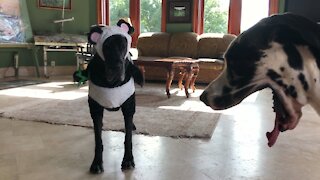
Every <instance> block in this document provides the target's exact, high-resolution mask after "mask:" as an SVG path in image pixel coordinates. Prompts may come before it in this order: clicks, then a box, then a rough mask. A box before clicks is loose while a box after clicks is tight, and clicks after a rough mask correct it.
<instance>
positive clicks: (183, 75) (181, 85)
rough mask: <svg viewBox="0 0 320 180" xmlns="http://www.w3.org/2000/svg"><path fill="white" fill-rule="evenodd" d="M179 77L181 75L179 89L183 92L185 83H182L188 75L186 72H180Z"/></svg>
mask: <svg viewBox="0 0 320 180" xmlns="http://www.w3.org/2000/svg"><path fill="white" fill-rule="evenodd" d="M179 75H180V76H179V81H178V87H179V89H181V90H182V89H183V83H182V81H183V79H184V77H185V75H186V73H185V72H184V71H180V73H179Z"/></svg>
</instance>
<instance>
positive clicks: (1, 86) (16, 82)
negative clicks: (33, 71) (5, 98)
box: [0, 79, 45, 90]
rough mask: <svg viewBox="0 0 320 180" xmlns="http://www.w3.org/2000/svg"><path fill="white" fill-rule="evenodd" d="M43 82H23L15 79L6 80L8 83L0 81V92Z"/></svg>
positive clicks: (23, 80)
mask: <svg viewBox="0 0 320 180" xmlns="http://www.w3.org/2000/svg"><path fill="white" fill-rule="evenodd" d="M44 82H45V81H39V80H25V79H15V80H8V81H0V90H2V89H9V88H15V87H21V86H29V85H34V84H40V83H44Z"/></svg>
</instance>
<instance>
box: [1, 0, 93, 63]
mask: <svg viewBox="0 0 320 180" xmlns="http://www.w3.org/2000/svg"><path fill="white" fill-rule="evenodd" d="M25 1H26V6H27V9H28V11H27V14H29V19H30V24H31V28H32V32H33V34H34V35H35V34H44V33H58V32H59V30H60V25H58V24H54V23H53V21H54V20H57V19H61V13H62V11H61V10H55V9H44V8H39V7H38V0H25ZM71 2H72V5H71V7H72V9H71V10H66V11H65V18H71V17H74V18H75V20H74V21H72V22H66V23H65V24H64V33H70V34H83V35H84V34H85V33H86V32H88V31H89V28H90V26H91V25H93V24H96V22H97V17H96V1H94V0H72V1H71ZM31 39H32V38H31ZM15 52H18V53H19V60H20V61H19V64H20V66H33V65H34V56H33V52H32V50H30V49H23V48H0V68H1V67H2V68H3V67H10V66H12V65H13V54H14V53H15ZM38 59H39V64H40V65H43V62H42V51H41V50H39V51H38ZM48 59H49V61H50V60H55V61H56V65H57V66H59V65H75V64H76V60H75V55H74V53H72V52H66V53H65V52H63V53H61V52H59V53H58V52H50V53H48Z"/></svg>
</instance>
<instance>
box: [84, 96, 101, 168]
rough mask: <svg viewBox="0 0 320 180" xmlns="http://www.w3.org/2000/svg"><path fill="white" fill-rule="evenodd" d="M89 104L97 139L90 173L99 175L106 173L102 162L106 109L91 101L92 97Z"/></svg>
mask: <svg viewBox="0 0 320 180" xmlns="http://www.w3.org/2000/svg"><path fill="white" fill-rule="evenodd" d="M88 102H89V109H90V115H91V118H92V120H93V126H94V138H95V144H96V146H95V154H94V159H93V162H92V164H91V167H90V172H91V173H93V174H99V173H102V172H103V171H104V168H103V160H102V159H103V158H102V153H103V144H102V139H101V133H102V125H103V123H102V119H103V111H104V108H103V107H102V106H100V105H99V104H98V103H97V102H96V101H94V100H93V99H91V98H90V97H89V100H88Z"/></svg>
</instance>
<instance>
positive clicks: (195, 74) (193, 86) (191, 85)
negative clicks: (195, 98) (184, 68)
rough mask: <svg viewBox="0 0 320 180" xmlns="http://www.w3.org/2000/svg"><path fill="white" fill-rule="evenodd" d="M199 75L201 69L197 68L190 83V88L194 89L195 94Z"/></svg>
mask: <svg viewBox="0 0 320 180" xmlns="http://www.w3.org/2000/svg"><path fill="white" fill-rule="evenodd" d="M198 73H199V68H198V67H195V68H194V69H193V70H192V74H193V75H192V79H191V82H190V87H191V89H192V91H193V92H195V90H196V86H195V81H196V79H197V76H198Z"/></svg>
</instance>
